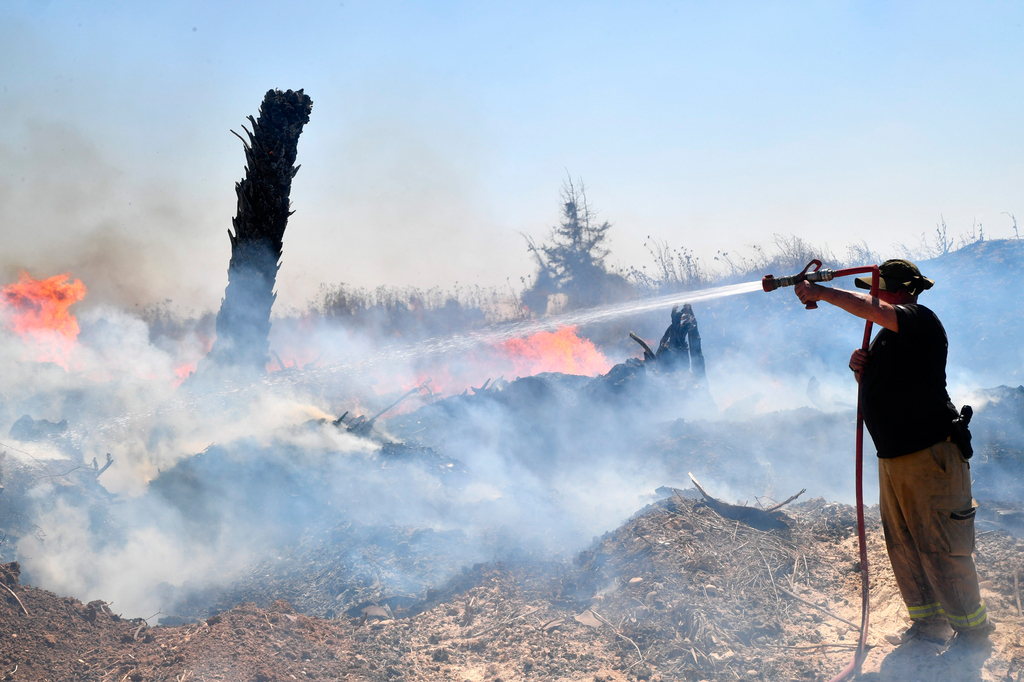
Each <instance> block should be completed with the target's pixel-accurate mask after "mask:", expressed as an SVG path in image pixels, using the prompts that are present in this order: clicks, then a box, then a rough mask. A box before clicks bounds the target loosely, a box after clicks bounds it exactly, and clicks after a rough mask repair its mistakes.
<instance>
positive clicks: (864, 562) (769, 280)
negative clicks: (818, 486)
mask: <svg viewBox="0 0 1024 682" xmlns="http://www.w3.org/2000/svg"><path fill="white" fill-rule="evenodd" d="M811 266H814V270H810V268H811ZM809 270H810V272H808V271H809ZM869 272H870V273H871V296H872V297H877V296H878V266H877V265H866V266H864V267H860V268H844V269H842V270H822V269H821V261H819V260H812V261H811V262H810V263H808V264H807V267H805V268H804V269H803V272H801V273H799V274H797V275H793V276H792V277H780V278H778V279H776V278H774V277H772V276H771V275H765V277H764V279H762V280H761V286H762V287H763V288H764V290H765V291H774V290H776V289H778V288H779V287H785V286H794V285H796V284H798V283H800V282H828V281H831V280H832V279H835V278H836V277H846V276H847V275H861V274H867V273H869ZM806 307H807V309H808V310H810V309H812V308H817V307H818V306H817V305H816V304H815V303H814V301H811V302H810V303H808V304H807V306H806ZM870 342H871V320H868V321H867V322H865V323H864V341H863V342H862V343H861V350H864V351H867V349H868V344H869V343H870ZM861 395H862V390H861V383H860V375H858V376H857V457H856V459H857V465H856V466H857V542H858V544H859V545H860V640H859V641H858V642H857V650H856V651H855V652H854V654H853V660H852V661H850V663H849V665H847V666H846V667H845V668H843V670H842V672H840V673H839V674H838V675H836V676H835V677H833V678H832V680H831V682H841V680H845V679H848V678H849V677H850V676H851V675H853V674H854V673H855V672H857V671H858V670H859V669H860V665H861V663H863V662H864V656H865V655H866V654H867V646H866V645H867V641H868V615H869V614H868V612H869V610H870V609H869V599H868V597H869V595H868V543H867V533H866V532H865V530H864V415H863V414H862V413H861V409H860V408H861Z"/></svg>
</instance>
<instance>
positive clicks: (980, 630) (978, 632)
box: [946, 620, 996, 653]
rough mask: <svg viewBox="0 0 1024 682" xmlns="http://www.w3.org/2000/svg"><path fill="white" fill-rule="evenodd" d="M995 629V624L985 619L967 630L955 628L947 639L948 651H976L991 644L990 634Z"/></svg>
mask: <svg viewBox="0 0 1024 682" xmlns="http://www.w3.org/2000/svg"><path fill="white" fill-rule="evenodd" d="M995 631H996V626H995V625H993V624H992V622H991V621H988V620H986V621H985V624H984V625H979V626H978V627H976V628H971V629H969V630H957V631H956V632H954V633H953V637H952V638H950V640H949V648H948V649H947V650H946V651H947V652H948V653H956V652H964V653H971V652H978V651H982V650H984V649H987V648H988V647H991V646H992V639H991V637H990V635H991V634H992V633H993V632H995Z"/></svg>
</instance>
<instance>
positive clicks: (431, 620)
mask: <svg viewBox="0 0 1024 682" xmlns="http://www.w3.org/2000/svg"><path fill="white" fill-rule="evenodd" d="M787 513H788V515H789V517H790V519H789V520H790V526H791V527H790V529H789V530H786V531H772V532H762V531H757V530H755V529H752V528H749V527H747V526H744V525H743V524H739V523H737V522H736V521H729V520H726V519H723V518H722V517H720V516H718V515H716V514H715V513H714V512H713V511H712V510H711V509H709V508H707V507H706V506H704V505H702V504H700V503H699V502H696V501H694V500H684V499H682V498H671V499H668V500H662V501H661V502H658V503H656V504H653V505H651V506H649V507H647V508H645V509H644V510H642V511H641V512H639V513H638V514H637V515H636V516H634V518H632V519H631V520H630V521H628V522H627V523H625V524H624V525H623V526H621V527H620V528H619V529H617V530H616V531H614V532H612V533H608V534H606V535H605V536H604V537H603V538H600V539H599V540H598V541H596V542H595V544H594V546H593V547H592V548H590V549H589V550H588V551H586V552H583V553H582V554H580V555H579V556H578V557H577V559H576V560H575V561H573V562H570V563H553V562H548V563H542V562H536V561H529V562H527V561H524V562H521V563H516V564H491V565H481V566H477V567H476V568H475V569H474V570H473V571H471V572H469V573H468V574H467V575H466V576H463V577H462V580H461V582H459V581H455V582H454V583H453V584H451V585H450V586H449V587H450V588H451V589H447V590H445V589H440V590H437V591H435V592H434V593H433V597H432V601H430V602H429V603H428V602H422V603H421V604H420V607H421V610H420V611H419V612H418V613H416V614H415V615H412V616H409V617H407V618H401V617H399V614H398V613H396V612H395V610H394V609H392V608H391V606H390V605H389V604H387V603H382V604H379V605H376V606H369V607H366V608H365V609H360V610H359V611H358V613H359V614H360V615H359V616H358V617H355V618H353V617H350V615H349V614H339V616H340V617H339V618H337V619H331V620H324V619H320V618H315V617H308V616H305V615H302V614H297V613H295V612H294V609H293V607H292V606H291V605H290V604H289V603H288V602H285V601H283V600H278V601H275V602H273V603H271V604H269V606H268V607H267V608H258V607H257V606H256V605H255V604H252V603H246V604H242V605H240V606H236V607H234V608H232V609H230V610H228V611H225V612H223V613H221V614H218V615H216V616H212V617H209V618H207V619H206V620H204V621H198V622H195V623H191V624H187V625H181V626H175V627H155V628H149V627H148V626H147V625H146V623H145V622H144V621H142V620H138V619H136V620H125V619H122V618H120V617H118V616H117V615H116V614H115V613H114V612H113V611H112V610H111V608H110V606H111V605H108V604H105V603H104V602H101V601H94V602H91V603H89V604H82V603H81V602H78V601H77V600H74V599H68V598H61V597H57V596H55V595H53V594H52V593H49V592H46V591H43V590H39V589H36V588H32V587H29V586H24V585H21V584H20V583H19V580H18V576H19V570H20V569H19V567H18V565H17V564H6V565H3V566H0V584H2V589H0V593H3V595H4V596H5V599H3V600H0V632H3V633H4V636H3V638H2V639H0V666H2V667H0V679H9V680H52V679H60V680H104V681H106V680H120V681H121V682H125V681H126V680H132V682H140V681H142V680H175V681H176V682H182V681H184V680H202V679H206V680H217V679H224V680H245V681H258V682H270V681H271V680H274V681H276V680H282V681H283V680H291V679H310V678H311V679H318V678H326V679H352V680H380V681H382V682H383V681H393V680H456V681H463V680H471V681H473V682H476V681H478V680H487V681H488V682H507V681H509V680H529V679H538V680H540V679H543V680H548V679H552V680H555V679H561V680H588V681H590V680H593V681H600V682H610V681H612V680H637V679H639V680H652V681H653V680H722V681H724V680H737V679H742V680H786V679H800V680H823V679H828V678H829V677H830V676H831V675H832V674H834V673H835V672H836V671H838V670H839V669H841V668H842V667H843V666H844V665H845V664H846V662H847V661H848V660H849V658H850V657H851V655H852V650H853V647H854V646H855V643H856V638H857V633H856V625H854V624H856V623H858V622H859V618H860V603H859V590H860V578H859V573H858V570H859V568H858V567H857V566H856V559H857V550H856V538H855V537H854V533H853V510H852V508H851V507H848V506H845V505H839V504H826V503H825V502H824V500H821V499H820V498H819V499H818V500H812V501H810V502H807V503H804V504H801V505H794V506H793V507H792V508H790V509H789V510H788V512H787ZM869 518H870V522H869V523H870V529H869V560H870V561H871V567H872V584H871V605H872V626H871V627H872V629H871V634H870V636H869V644H870V645H871V647H872V649H871V651H870V653H869V655H868V658H867V660H866V662H865V666H864V676H863V677H862V678H861V679H870V680H916V679H929V680H932V679H943V680H949V679H970V680H985V681H989V680H991V681H995V680H1005V679H1017V678H1018V677H1019V676H1020V675H1022V674H1024V648H1022V644H1024V643H1022V641H1021V632H1022V629H1021V625H1022V624H1024V619H1022V618H1021V616H1020V612H1019V610H1018V604H1017V595H1018V592H1017V589H1018V588H1017V582H1016V581H1015V577H1014V576H1015V574H1018V573H1019V572H1020V571H1021V569H1022V567H1024V544H1019V543H1018V541H1016V540H1015V539H1014V538H1013V537H1012V536H1011V535H1009V534H1008V533H1006V532H1005V531H992V532H985V533H981V534H979V539H978V549H977V555H976V556H977V562H978V566H979V571H980V573H981V576H982V580H983V582H982V589H983V592H982V594H983V596H984V598H985V600H986V602H987V604H988V606H989V610H990V613H991V614H992V618H993V620H994V621H995V622H996V626H997V630H996V633H995V635H994V636H993V642H994V647H993V649H992V650H991V651H984V652H982V653H980V654H978V655H975V656H962V655H961V656H958V655H956V654H955V653H954V652H949V651H944V650H943V649H942V648H941V647H936V646H934V645H930V644H924V643H916V642H915V643H911V644H908V645H904V646H902V647H899V648H894V647H893V645H891V644H890V643H888V642H887V641H886V639H885V635H886V634H891V633H895V632H898V631H900V630H901V629H902V628H903V627H905V626H906V625H907V622H908V621H907V619H906V616H905V614H906V609H905V608H904V607H903V605H902V603H901V601H900V598H899V594H898V592H897V590H896V586H895V582H894V580H893V577H892V573H891V570H890V569H889V563H888V560H887V559H886V557H885V548H884V543H883V541H882V537H881V532H880V529H879V527H878V521H877V513H871V514H869ZM797 597H799V599H797ZM812 605H813V606H812ZM845 621H849V622H845Z"/></svg>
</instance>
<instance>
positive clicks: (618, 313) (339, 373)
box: [69, 281, 761, 440]
mask: <svg viewBox="0 0 1024 682" xmlns="http://www.w3.org/2000/svg"><path fill="white" fill-rule="evenodd" d="M760 290H761V282H760V281H756V282H744V283H742V284H729V285H725V286H719V287H710V288H707V289H697V290H694V291H688V292H685V293H673V294H666V295H664V296H657V297H654V298H645V299H640V300H633V301H626V302H623V303H615V304H608V305H603V306H596V307H593V308H587V309H583V310H575V311H571V312H567V313H563V314H560V315H550V316H547V317H544V318H541V319H537V320H524V321H522V322H514V323H504V324H495V325H492V326H490V327H487V328H484V329H480V330H477V331H473V332H469V333H465V334H452V335H449V336H443V337H436V338H432V339H426V340H424V341H421V342H418V343H411V344H410V343H406V344H401V343H397V344H392V345H388V346H385V347H383V348H381V349H380V350H379V351H378V352H376V353H373V354H371V355H368V356H366V357H363V358H361V359H359V360H356V361H352V362H343V363H334V364H325V365H322V366H318V367H316V368H310V369H305V370H303V371H301V372H277V373H275V374H272V375H270V376H267V377H264V378H263V379H261V380H260V381H257V382H253V383H249V384H237V383H234V382H232V381H231V380H230V379H225V381H224V383H223V385H222V386H221V387H220V388H219V389H217V390H214V391H203V392H202V393H201V394H195V393H192V392H184V393H182V392H179V394H178V395H177V396H176V397H175V398H174V399H173V400H169V401H166V402H163V403H162V404H157V405H149V406H148V407H146V408H145V409H142V410H137V411H133V412H131V413H124V414H121V415H119V416H117V417H114V418H112V419H108V420H105V421H103V422H100V423H95V424H93V425H92V426H91V428H90V429H89V430H90V431H91V432H92V434H94V435H100V434H102V435H103V436H104V437H106V438H116V434H117V433H118V432H122V433H123V432H126V431H127V430H128V429H130V428H131V426H132V425H133V424H135V423H137V422H138V421H139V420H158V419H160V418H163V417H166V416H168V415H169V414H170V413H172V412H191V413H194V414H199V413H204V412H208V411H209V410H211V409H214V410H216V409H218V408H217V407H216V405H218V404H226V401H238V400H241V401H243V402H244V401H246V400H249V399H252V398H253V397H254V396H256V395H257V394H258V393H260V392H265V391H267V390H268V389H273V388H275V387H277V388H282V387H285V386H298V387H300V388H304V387H311V386H317V385H320V386H322V385H325V384H327V383H329V382H333V381H338V380H340V379H342V378H344V377H346V376H352V375H358V374H360V373H364V372H366V371H367V370H370V369H372V368H373V367H375V366H379V365H382V364H387V363H394V362H408V361H412V360H417V359H421V358H426V357H431V356H440V355H446V354H452V353H459V352H463V351H467V350H470V349H472V348H476V347H480V346H490V345H496V344H500V343H502V342H503V341H508V340H510V339H516V338H521V337H523V336H528V335H530V334H535V333H537V332H541V331H553V330H556V329H558V328H560V327H565V326H570V325H575V326H582V325H589V324H596V323H602V322H609V321H612V320H615V319H619V318H623V317H628V316H631V315H637V314H641V313H645V312H649V311H652V310H659V309H665V308H668V307H671V306H672V305H675V304H680V303H684V302H685V303H699V302H702V301H710V300H712V299H717V298H724V297H727V296H737V295H739V294H745V293H750V292H753V291H760ZM69 435H70V436H71V437H72V438H73V439H77V440H81V439H83V438H85V437H87V436H86V434H85V433H84V431H83V430H82V429H79V428H75V427H72V428H71V429H70V430H69Z"/></svg>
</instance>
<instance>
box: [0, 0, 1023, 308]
mask: <svg viewBox="0 0 1024 682" xmlns="http://www.w3.org/2000/svg"><path fill="white" fill-rule="evenodd" d="M1022 7H1024V6H1022V5H1021V4H1020V3H1016V2H993V3H963V4H957V5H954V4H941V3H919V4H913V3H805V4H799V3H529V2H517V3H507V4H506V3H440V2H436V3H419V4H411V3H388V2H375V3H364V2H358V1H355V2H353V1H346V2H344V3H339V2H330V3H313V2H298V3H287V4H286V3H267V2H251V3H244V4H243V3H237V4H236V3H213V2H210V3H198V2H195V3H188V2H181V3H173V4H171V3H167V4H158V3H138V2H121V3H118V2H85V3H69V2H19V1H12V0H0V86H2V87H0V120H2V121H3V123H4V125H3V126H0V164H2V165H0V230H2V232H3V235H4V240H3V241H4V244H5V249H4V250H5V254H4V255H3V256H2V257H0V270H2V272H0V275H2V276H3V277H5V278H7V279H10V278H12V276H13V274H15V273H16V271H17V269H18V268H29V269H30V271H32V272H33V273H35V274H39V275H43V274H53V272H54V271H55V270H58V269H59V270H64V269H70V270H72V271H73V272H75V273H76V274H78V273H81V276H82V277H83V278H85V279H86V283H87V284H90V285H91V286H92V290H93V292H94V293H95V294H96V295H97V296H98V297H101V298H108V299H114V300H119V301H122V302H141V303H146V302H151V301H153V300H161V299H163V298H171V299H173V300H175V301H177V302H180V303H182V304H183V305H188V306H195V307H196V308H208V307H215V306H216V305H217V303H218V302H219V299H220V296H221V295H222V293H223V287H224V284H225V281H226V277H225V269H226V264H227V258H228V253H229V251H228V249H229V246H228V242H227V238H226V234H225V232H226V230H227V228H228V226H229V225H230V218H231V216H232V215H233V213H234V195H233V183H234V182H235V181H237V180H238V179H239V178H240V177H241V172H242V163H243V158H242V154H241V150H240V143H238V141H237V140H236V139H235V138H234V137H233V136H232V135H230V133H229V132H228V130H229V129H231V128H234V129H236V130H238V129H239V126H240V125H241V124H242V123H244V122H245V116H247V115H250V114H253V115H254V114H255V113H256V108H257V107H258V104H259V102H260V100H261V98H262V94H263V92H265V91H266V89H268V88H270V87H278V88H299V87H302V88H305V89H306V91H307V92H308V93H309V94H310V95H311V97H312V98H313V101H314V106H313V114H312V120H311V122H310V124H309V125H308V126H307V129H306V132H305V133H304V135H303V137H302V139H301V141H300V144H299V162H300V163H301V164H302V170H301V172H300V173H299V175H298V177H297V178H296V180H295V184H294V186H293V195H292V198H293V202H294V205H295V206H294V207H295V209H296V211H297V212H296V214H295V216H293V218H292V222H291V224H290V226H289V231H288V234H287V235H286V241H285V258H284V267H283V269H282V272H281V277H280V289H281V299H280V300H281V301H282V303H283V304H285V305H301V304H302V303H303V302H304V301H305V300H307V299H308V298H309V297H310V296H311V295H313V294H315V292H316V290H317V287H318V286H319V285H320V283H323V282H327V283H336V282H341V281H344V282H349V283H354V284H359V285H364V286H375V285H378V284H415V285H419V286H432V285H440V286H450V285H452V284H453V283H454V282H455V281H458V282H459V283H460V284H477V283H479V284H484V285H493V284H498V285H500V284H502V283H504V282H505V280H506V278H511V280H512V281H514V282H516V283H518V278H519V277H520V276H521V275H524V274H528V273H529V271H530V262H529V258H528V255H527V253H526V251H525V249H524V248H523V246H524V243H523V240H522V237H521V236H520V233H521V232H527V233H530V234H533V235H534V236H538V237H541V236H543V235H544V233H545V231H546V229H547V228H548V227H549V226H550V225H552V224H553V223H554V222H555V220H556V218H557V211H558V201H557V199H558V189H559V185H560V184H561V182H562V180H563V178H564V177H565V173H566V171H567V170H568V171H569V172H571V173H572V174H573V175H574V176H582V178H583V179H584V181H585V182H586V184H587V187H588V193H589V196H590V199H591V201H592V203H593V204H594V205H595V206H596V208H597V209H598V210H599V211H600V215H601V217H602V218H605V219H608V220H610V221H611V222H612V223H614V228H613V231H612V233H611V236H612V244H611V246H612V251H613V253H612V261H613V262H617V263H623V264H630V265H642V264H644V263H645V262H647V254H646V252H645V251H644V249H643V246H642V245H643V242H644V240H645V239H646V238H647V236H648V235H650V236H651V237H653V238H656V239H664V240H667V241H668V242H669V243H671V244H673V245H675V246H686V247H689V248H692V249H694V250H695V251H696V252H697V253H698V254H699V255H701V256H703V257H705V258H706V259H710V258H711V257H713V256H714V253H715V252H716V251H717V250H719V249H722V250H736V249H742V248H743V247H744V246H748V245H750V244H754V243H767V242H769V241H770V240H771V238H772V234H773V233H783V234H795V235H798V236H801V237H804V238H807V239H810V240H812V241H815V242H819V243H827V244H828V245H829V246H830V247H831V248H832V250H833V251H835V252H837V253H841V252H843V251H844V250H845V246H846V245H847V244H848V243H851V242H856V241H860V240H867V242H868V243H869V244H870V245H871V246H872V247H873V248H875V249H876V250H879V251H882V252H885V251H886V250H887V249H889V248H890V247H891V246H892V245H893V244H897V243H908V244H912V243H915V242H916V241H917V239H918V236H919V235H920V234H921V233H923V232H930V231H932V230H933V229H934V225H935V223H936V222H937V221H938V220H939V216H940V214H941V215H943V216H944V217H945V219H946V221H947V223H948V224H949V225H950V229H951V231H952V232H953V233H955V234H959V233H960V232H963V231H965V230H968V229H969V228H970V227H971V224H972V222H974V221H979V222H981V223H983V225H984V226H985V231H986V234H988V235H990V236H993V237H1007V236H1012V235H1013V231H1012V229H1011V222H1010V219H1009V218H1008V217H1007V216H1005V215H1002V212H1003V211H1008V212H1017V213H1019V214H1021V217H1022V218H1024V208H1022V206H1021V204H1022V202H1021V199H1022V187H1024V163H1022V158H1021V153H1022V150H1024V139H1022V133H1021V124H1020V117H1021V114H1020V112H1021V111H1022V101H1021V99H1022V95H1021V85H1022V83H1024V79H1022V78H1021V76H1022V70H1024V60H1022V59H1021V56H1020V47H1021V44H1022V40H1021V39H1022V37H1024V29H1022V27H1021V24H1022V20H1024V9H1022Z"/></svg>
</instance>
